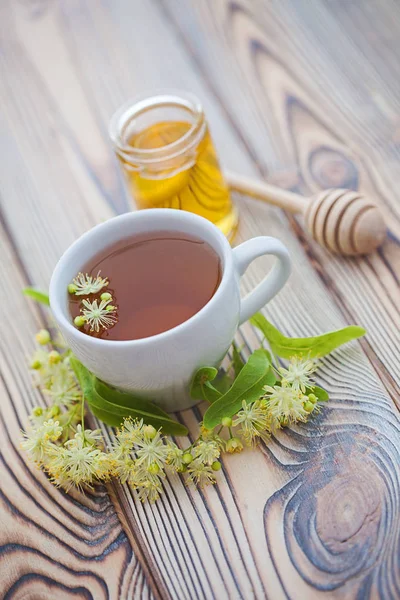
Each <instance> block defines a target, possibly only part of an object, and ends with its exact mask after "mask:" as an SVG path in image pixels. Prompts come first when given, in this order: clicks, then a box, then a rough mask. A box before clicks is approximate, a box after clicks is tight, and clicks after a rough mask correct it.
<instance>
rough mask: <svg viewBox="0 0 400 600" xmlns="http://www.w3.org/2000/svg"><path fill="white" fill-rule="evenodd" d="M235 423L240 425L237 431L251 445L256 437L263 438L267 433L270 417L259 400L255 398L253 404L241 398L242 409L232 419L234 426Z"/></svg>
mask: <svg viewBox="0 0 400 600" xmlns="http://www.w3.org/2000/svg"><path fill="white" fill-rule="evenodd" d="M237 425H241V427H240V429H239V433H240V435H241V436H242V438H243V439H244V441H245V442H246V444H247V445H249V446H251V444H252V443H253V442H254V441H255V440H256V439H257V438H259V437H261V438H265V437H266V436H267V435H268V434H269V431H270V426H271V418H270V416H269V413H268V411H267V410H266V407H265V406H263V404H262V401H261V400H256V401H255V402H253V404H247V402H246V400H243V401H242V410H241V411H239V412H238V413H237V415H236V419H235V421H234V426H235V427H236V426H237Z"/></svg>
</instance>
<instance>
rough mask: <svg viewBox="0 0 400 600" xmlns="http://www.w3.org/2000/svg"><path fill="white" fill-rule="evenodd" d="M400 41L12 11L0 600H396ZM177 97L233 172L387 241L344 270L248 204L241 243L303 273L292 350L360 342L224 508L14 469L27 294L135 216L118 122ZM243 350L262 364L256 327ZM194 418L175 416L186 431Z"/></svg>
mask: <svg viewBox="0 0 400 600" xmlns="http://www.w3.org/2000/svg"><path fill="white" fill-rule="evenodd" d="M399 35H400V7H399V6H398V4H397V3H396V2H395V1H390V0H384V1H379V0H374V1H373V0H363V1H361V0H358V1H354V0H348V1H346V2H342V1H339V0H338V1H336V2H331V1H329V0H325V1H319V0H301V1H297V0H280V2H266V1H265V0H264V1H262V0H252V1H247V2H245V1H244V0H242V1H236V2H228V1H227V0H201V1H200V2H195V1H194V0H193V1H192V0H190V1H188V0H154V1H153V0H150V1H147V2H143V0H134V1H132V0H103V1H102V2H89V0H63V1H62V0H59V1H55V0H53V2H51V1H50V0H42V1H40V2H37V1H33V0H29V1H28V0H25V1H14V0H4V1H3V2H1V3H0V82H1V85H0V107H1V111H0V151H1V163H0V196H1V198H0V200H1V216H2V229H1V235H0V239H1V256H2V260H1V261H0V272H1V274H0V276H1V282H2V290H3V293H2V296H1V297H2V316H1V334H2V335H1V338H0V345H1V371H2V384H1V386H2V387H1V404H0V411H1V417H2V418H1V428H2V431H1V459H2V462H1V467H0V469H1V479H0V489H1V495H0V503H1V504H0V506H1V508H0V511H1V520H2V527H1V531H0V539H1V552H0V575H1V577H0V586H1V587H0V596H1V597H5V598H13V599H14V598H22V597H23V598H29V599H30V600H31V599H32V600H36V598H40V599H41V598H52V599H53V598H57V599H59V598H60V599H64V598H65V599H67V598H68V599H69V598H95V599H97V598H111V599H128V598H135V599H136V598H152V597H155V598H176V599H179V600H181V599H192V598H199V599H207V600H208V599H209V598H218V600H220V599H223V598H244V599H245V600H247V599H248V598H253V597H254V598H266V597H268V598H273V599H274V600H275V599H279V598H293V599H300V600H303V599H305V598H307V600H308V599H313V598H346V599H347V598H363V599H364V598H398V597H400V568H399V566H400V565H399V556H400V554H399V550H400V549H399V532H400V523H399V521H400V508H399V506H400V481H399V459H400V456H399V455H400V450H399V448H400V434H399V430H400V427H399V419H398V407H400V402H399V385H400V381H399V372H400V369H399V366H400V350H399V347H400V344H399V337H400V331H399V287H398V278H399V272H400V249H399V236H400V218H399V215H400V203H399V200H398V191H397V189H396V184H397V180H398V176H399V174H400V162H399V131H400V121H399V118H398V113H399V102H398V97H399V93H398V92H399V90H398V88H399V83H398V82H399V77H398V75H399V73H398V71H399V66H398V61H397V54H398V39H399ZM163 86H164V87H176V88H185V89H191V90H192V91H193V92H194V93H196V94H197V95H198V96H199V97H200V98H201V99H202V101H203V103H204V105H205V108H206V111H207V115H208V117H209V121H210V123H211V128H212V131H213V135H214V138H215V141H216V145H217V147H218V150H219V153H220V156H221V158H222V160H223V162H224V164H226V166H228V167H230V168H231V169H236V170H239V171H242V172H244V173H248V174H251V173H255V174H257V173H258V174H262V175H264V176H269V177H270V178H271V179H273V180H275V181H278V182H281V183H282V185H285V186H286V187H290V188H292V189H298V190H301V191H302V192H304V193H312V192H314V191H317V190H319V189H321V188H323V187H332V186H343V187H351V188H360V189H361V190H363V191H364V192H365V193H368V194H370V195H374V196H375V198H376V200H377V202H378V203H379V204H380V206H381V207H382V209H383V210H384V211H385V213H386V215H387V218H388V223H389V227H390V238H389V240H388V242H387V243H386V244H385V246H384V247H383V248H382V249H381V250H380V251H379V252H378V253H376V254H374V255H372V256H369V257H366V258H362V259H351V260H343V259H340V258H337V257H333V256H331V255H329V254H328V253H327V252H325V251H324V250H322V249H321V248H319V247H318V246H317V245H316V244H315V243H314V242H312V240H311V239H310V238H309V237H308V236H307V235H305V234H304V233H303V231H302V228H301V221H297V220H296V219H294V218H293V217H290V216H288V215H284V214H283V213H282V212H280V211H278V210H277V209H274V208H269V207H266V206H263V205H261V204H259V203H257V202H255V201H252V200H246V199H245V198H237V201H238V202H239V204H240V209H241V230H240V238H241V239H246V238H248V237H251V236H254V235H258V234H265V233H266V234H269V235H276V236H278V237H280V238H281V239H282V240H283V241H284V242H285V243H286V244H287V246H288V248H289V250H290V252H291V254H292V257H293V261H294V271H293V275H292V277H291V280H290V283H289V284H288V285H287V286H286V288H285V289H284V291H283V292H282V293H281V294H280V295H279V296H278V297H277V298H276V299H275V300H273V301H272V302H271V303H270V305H268V307H267V310H266V313H267V314H268V316H269V317H270V318H271V319H272V320H273V321H274V322H275V323H276V324H277V325H278V326H279V327H281V328H282V329H283V330H284V331H286V332H287V333H289V334H292V335H296V334H299V335H306V334H308V333H313V332H319V331H323V330H327V329H329V328H333V327H338V326H340V325H343V324H345V323H346V322H357V323H359V324H362V325H364V326H365V327H367V329H368V331H369V335H368V337H367V338H366V339H365V341H363V342H362V344H361V345H358V344H355V345H353V346H351V347H348V348H345V349H343V350H340V351H338V352H336V353H334V354H333V355H332V356H330V357H328V358H327V359H326V360H325V361H324V364H323V367H322V369H321V383H322V384H323V385H325V386H326V387H327V389H328V390H329V391H330V393H331V397H332V400H331V402H330V404H329V406H328V407H327V408H326V409H325V410H324V412H323V413H322V414H321V415H320V416H319V417H318V418H317V419H316V421H315V423H314V424H313V426H304V427H303V426H302V427H296V428H293V429H292V430H290V431H289V430H288V431H284V432H282V433H281V434H280V435H279V436H277V438H274V439H273V440H272V442H271V443H270V444H269V445H268V447H261V448H260V449H259V450H257V451H255V452H246V453H244V454H242V455H240V456H234V457H228V458H227V459H224V467H223V472H222V473H221V475H220V484H219V485H218V487H215V488H211V489H206V490H205V491H203V492H197V491H195V490H192V489H188V488H186V487H185V486H184V484H183V482H182V481H181V480H180V479H179V477H173V478H170V479H169V480H168V482H167V483H166V489H165V495H164V496H163V499H162V500H160V501H159V502H158V503H157V504H155V505H152V506H149V505H145V506H143V505H141V504H140V503H138V502H137V500H136V499H135V496H134V494H133V493H132V492H131V491H130V490H129V489H128V488H127V487H122V486H110V487H109V488H108V489H106V488H99V489H97V490H96V492H95V493H93V494H91V495H88V496H82V495H80V494H70V495H66V494H64V493H63V492H62V491H60V490H55V489H54V488H53V487H52V486H51V485H50V484H49V483H48V481H47V479H46V477H45V476H44V475H43V474H41V473H39V472H37V471H36V470H35V469H34V468H33V467H32V466H31V465H30V464H29V463H27V462H26V458H25V456H24V455H23V454H22V453H21V452H20V450H19V448H18V431H19V428H21V427H22V426H23V425H24V423H25V421H26V415H27V413H28V412H29V409H30V407H31V406H32V405H34V404H37V403H40V402H42V399H41V398H39V397H38V395H37V393H36V392H34V391H32V389H31V387H30V377H29V373H28V372H27V369H26V357H27V356H28V355H29V353H30V352H31V351H32V348H33V342H32V335H33V333H34V332H35V330H36V329H37V328H38V327H39V326H40V325H41V324H42V323H43V319H44V315H43V313H42V312H41V311H40V310H38V309H37V307H34V306H32V305H31V304H30V303H29V302H27V301H26V300H25V299H24V298H22V297H21V295H20V289H21V288H22V287H23V286H24V285H26V284H27V283H34V284H35V285H38V286H41V287H45V286H47V285H48V281H49V278H50V275H51V271H52V269H53V267H54V265H55V262H56V260H57V258H58V257H59V255H60V254H61V252H62V251H63V250H64V249H65V248H66V247H67V246H68V245H69V244H70V243H71V242H72V241H73V240H74V239H75V238H76V237H77V236H78V235H79V234H80V233H82V232H83V231H85V230H86V229H88V228H89V227H90V226H92V225H93V224H95V223H96V222H99V221H101V220H103V219H106V218H108V217H110V216H111V215H112V214H114V213H116V212H123V211H125V210H127V209H128V208H129V202H128V199H127V197H126V195H125V193H124V190H123V185H122V179H121V176H120V173H119V171H118V168H117V165H116V161H115V160H114V157H113V155H112V151H111V148H110V145H109V143H108V139H107V122H108V119H109V117H110V115H111V113H112V111H113V110H114V109H115V108H116V107H117V106H118V105H119V104H120V103H121V102H122V101H123V100H125V99H126V98H127V97H130V96H132V95H135V94H136V93H138V92H143V91H146V90H152V89H155V88H160V87H163ZM267 263H268V261H264V260H260V262H258V263H256V264H255V265H253V266H252V268H251V269H250V270H249V272H248V274H247V277H246V281H245V283H244V288H245V289H249V288H250V287H251V286H252V285H253V283H254V281H255V280H257V279H258V278H259V277H260V274H261V273H262V272H263V270H264V269H265V266H266V265H267ZM238 338H239V340H241V341H242V342H243V341H244V342H245V343H246V345H247V347H248V348H253V347H255V345H256V344H257V343H258V337H257V334H256V333H255V332H254V331H253V330H252V329H251V328H250V327H248V326H245V327H243V329H242V331H241V333H240V334H239V336H238ZM199 411H201V407H200V409H195V410H192V411H185V412H184V413H182V414H181V415H180V418H182V420H183V421H184V422H185V423H187V424H188V426H189V427H190V430H191V432H192V433H194V432H195V430H196V423H197V421H198V418H199V414H200V412H199ZM106 434H107V432H106ZM118 517H120V520H119V519H118Z"/></svg>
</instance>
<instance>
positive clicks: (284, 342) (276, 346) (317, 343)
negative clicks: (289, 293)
mask: <svg viewBox="0 0 400 600" xmlns="http://www.w3.org/2000/svg"><path fill="white" fill-rule="evenodd" d="M250 323H251V324H252V325H254V326H255V327H258V329H260V330H261V332H262V333H263V334H264V335H265V337H266V339H267V340H268V343H269V345H270V346H271V350H272V352H273V353H274V354H277V355H278V356H281V357H282V358H292V356H296V355H303V356H307V357H309V358H316V357H321V356H325V354H329V353H330V352H332V350H335V348H338V347H339V346H341V345H342V344H345V343H346V342H350V341H351V340H355V339H356V338H359V337H361V336H363V335H365V333H366V331H365V329H363V327H358V326H357V325H350V326H349V327H344V328H343V329H338V330H337V331H330V332H329V333H324V334H322V335H317V336H314V337H306V338H289V337H286V336H285V335H283V334H282V333H281V332H280V331H279V330H278V329H277V328H276V327H274V326H273V325H272V323H270V322H269V321H268V320H267V319H266V318H265V317H264V315H262V314H260V313H257V314H255V315H254V316H253V317H252V318H251V319H250Z"/></svg>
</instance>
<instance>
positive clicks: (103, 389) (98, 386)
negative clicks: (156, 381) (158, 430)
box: [94, 377, 171, 420]
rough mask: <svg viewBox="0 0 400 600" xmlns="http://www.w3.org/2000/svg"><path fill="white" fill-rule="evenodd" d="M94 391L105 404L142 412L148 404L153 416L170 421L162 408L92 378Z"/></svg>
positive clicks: (146, 408) (146, 409)
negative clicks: (105, 401)
mask: <svg viewBox="0 0 400 600" xmlns="http://www.w3.org/2000/svg"><path fill="white" fill-rule="evenodd" d="M94 389H95V390H96V392H97V393H98V394H99V396H101V397H102V398H104V400H107V402H111V403H112V404H118V406H122V407H123V408H124V407H128V408H132V409H133V410H144V411H148V407H149V404H151V407H152V412H153V413H154V414H155V415H159V416H161V417H165V418H166V419H170V420H171V418H170V416H169V415H168V413H166V412H165V411H164V410H162V408H160V407H159V406H157V405H156V404H153V403H150V402H149V401H148V400H145V399H143V398H138V397H137V396H134V395H133V394H129V393H127V392H122V391H121V390H117V389H116V388H113V387H111V386H109V385H107V384H106V383H104V381H101V380H100V379H97V378H96V377H95V378H94Z"/></svg>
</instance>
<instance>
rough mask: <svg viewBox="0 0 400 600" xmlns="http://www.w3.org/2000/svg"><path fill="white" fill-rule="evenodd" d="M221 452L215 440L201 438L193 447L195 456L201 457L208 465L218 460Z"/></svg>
mask: <svg viewBox="0 0 400 600" xmlns="http://www.w3.org/2000/svg"><path fill="white" fill-rule="evenodd" d="M220 453H221V451H220V448H219V446H218V444H217V442H215V441H204V440H201V441H200V442H198V443H197V444H196V446H195V447H194V448H193V454H194V456H195V458H196V459H197V458H198V459H200V460H201V461H202V462H204V463H206V464H208V465H212V463H213V462H214V461H215V460H217V458H218V457H219V455H220Z"/></svg>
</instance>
